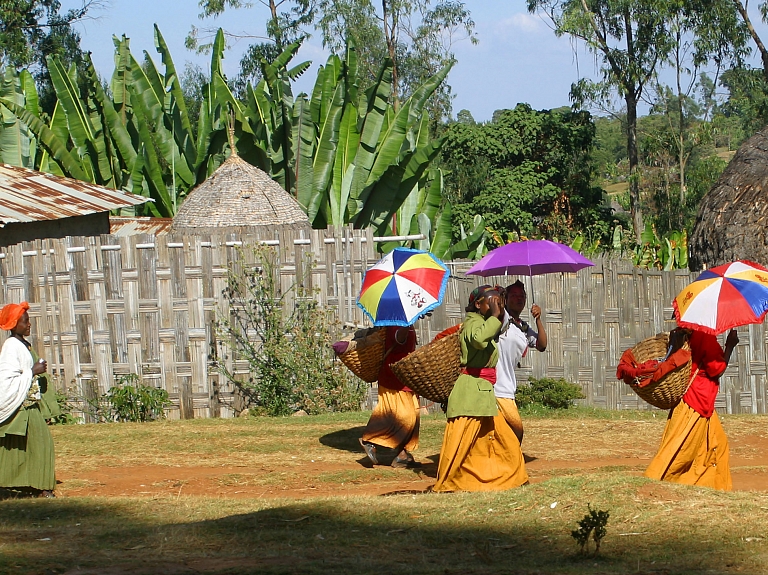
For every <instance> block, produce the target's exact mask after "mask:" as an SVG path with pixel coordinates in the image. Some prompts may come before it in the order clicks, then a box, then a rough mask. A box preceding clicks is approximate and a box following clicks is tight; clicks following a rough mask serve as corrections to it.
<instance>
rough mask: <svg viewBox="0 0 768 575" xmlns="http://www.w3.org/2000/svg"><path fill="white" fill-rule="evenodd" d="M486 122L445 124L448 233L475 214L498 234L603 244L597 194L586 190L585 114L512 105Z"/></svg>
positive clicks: (603, 217) (588, 139) (602, 210)
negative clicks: (450, 226) (580, 239)
mask: <svg viewBox="0 0 768 575" xmlns="http://www.w3.org/2000/svg"><path fill="white" fill-rule="evenodd" d="M494 117H495V118H496V120H495V121H493V122H489V123H485V124H475V125H473V124H469V123H460V122H456V123H453V124H451V125H449V126H448V128H447V129H446V132H445V137H446V141H445V144H444V146H443V161H444V165H445V168H446V170H447V171H448V174H447V176H446V191H447V194H448V197H449V199H450V201H452V202H455V204H454V205H455V209H454V232H455V233H457V234H458V230H459V229H460V227H461V226H464V228H465V229H466V228H467V227H469V225H470V222H471V218H472V217H473V216H474V215H475V214H480V215H482V216H483V217H484V218H485V221H486V224H487V225H488V226H489V227H490V228H492V229H493V230H494V231H497V232H499V233H500V234H502V235H504V234H517V235H518V236H526V237H547V238H558V239H560V240H563V241H569V240H571V239H572V238H574V237H575V236H576V235H578V234H580V233H581V234H584V235H585V236H587V237H588V238H589V239H590V240H591V241H592V242H594V241H595V240H597V239H604V240H607V237H608V233H609V230H610V228H611V227H612V217H611V215H610V210H609V209H608V208H606V207H605V206H604V201H603V191H602V190H601V189H600V188H597V187H595V186H593V185H592V183H591V182H592V162H591V161H590V152H591V150H592V144H593V139H594V136H595V125H594V123H593V121H592V117H591V115H590V114H589V113H588V112H585V111H579V112H572V111H570V110H568V109H566V110H541V111H536V110H533V109H532V108H531V107H530V106H529V105H527V104H518V106H517V107H516V108H515V109H514V110H503V111H500V112H499V113H497V114H494Z"/></svg>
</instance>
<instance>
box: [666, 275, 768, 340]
mask: <svg viewBox="0 0 768 575" xmlns="http://www.w3.org/2000/svg"><path fill="white" fill-rule="evenodd" d="M672 306H673V307H674V308H675V319H677V324H678V325H679V326H681V327H689V328H692V329H697V330H700V331H704V332H707V333H711V334H714V335H717V334H719V333H723V332H724V331H727V330H729V329H731V328H733V327H738V326H740V325H747V324H749V323H761V322H762V321H763V318H764V317H765V314H766V312H768V269H766V268H764V267H763V266H761V265H758V264H756V263H753V262H749V261H737V262H733V263H729V264H725V265H722V266H717V267H714V268H712V269H709V270H706V271H704V272H702V273H701V275H699V277H697V278H696V280H695V281H694V282H693V283H691V284H690V285H689V286H688V287H686V288H685V289H684V290H683V291H681V292H680V293H679V294H678V295H677V297H676V298H675V300H674V301H673V302H672Z"/></svg>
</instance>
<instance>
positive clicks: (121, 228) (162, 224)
mask: <svg viewBox="0 0 768 575" xmlns="http://www.w3.org/2000/svg"><path fill="white" fill-rule="evenodd" d="M172 222H173V218H147V217H136V218H128V217H122V216H120V217H116V216H110V217H109V233H110V234H112V235H113V236H135V235H138V234H153V235H156V236H157V235H162V234H166V233H168V229H169V228H170V227H171V223H172Z"/></svg>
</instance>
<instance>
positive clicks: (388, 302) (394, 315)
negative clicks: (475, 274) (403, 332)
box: [357, 248, 450, 326]
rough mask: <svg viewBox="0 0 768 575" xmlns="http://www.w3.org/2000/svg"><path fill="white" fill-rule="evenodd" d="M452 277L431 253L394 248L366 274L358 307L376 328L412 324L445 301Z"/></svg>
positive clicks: (358, 298) (358, 299)
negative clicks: (446, 290)
mask: <svg viewBox="0 0 768 575" xmlns="http://www.w3.org/2000/svg"><path fill="white" fill-rule="evenodd" d="M449 275H450V273H449V272H448V268H446V267H445V265H444V264H443V262H441V261H440V260H438V259H437V258H436V257H435V256H434V255H432V254H431V253H429V252H424V251H421V250H412V249H409V248H395V249H394V250H392V251H391V252H390V253H388V254H387V255H386V256H384V257H383V258H381V260H380V261H379V262H378V263H377V264H376V265H374V266H373V267H372V268H371V269H369V270H368V271H367V272H365V277H363V286H362V288H361V289H360V295H359V296H358V297H357V305H358V306H360V308H362V310H363V311H364V312H365V313H366V315H367V316H368V317H370V318H371V321H372V322H373V325H377V326H379V325H401V326H406V325H411V324H412V323H414V322H415V321H416V320H417V319H419V316H421V315H422V314H425V313H427V312H428V311H431V310H433V309H434V308H436V307H437V306H439V305H440V304H441V303H442V302H443V296H444V295H445V287H446V285H448V276H449Z"/></svg>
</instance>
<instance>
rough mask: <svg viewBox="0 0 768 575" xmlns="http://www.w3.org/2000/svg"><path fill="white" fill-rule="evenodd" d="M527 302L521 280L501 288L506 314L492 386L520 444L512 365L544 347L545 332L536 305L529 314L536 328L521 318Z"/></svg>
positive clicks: (515, 388) (518, 415)
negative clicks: (533, 350) (527, 354)
mask: <svg viewBox="0 0 768 575" xmlns="http://www.w3.org/2000/svg"><path fill="white" fill-rule="evenodd" d="M526 301H527V296H526V293H525V286H524V285H523V282H521V281H520V280H517V281H516V282H515V283H513V284H512V285H510V286H507V288H506V289H505V290H504V308H505V311H506V313H505V314H504V320H503V322H502V328H501V335H500V336H499V362H498V364H497V366H496V385H494V386H493V391H494V392H495V394H496V401H497V402H498V406H499V411H500V412H501V414H502V415H503V416H504V420H505V421H506V422H507V424H508V425H509V426H510V427H511V428H512V431H514V432H515V435H516V436H517V439H518V440H519V441H520V443H521V444H522V443H523V420H522V419H521V418H520V412H519V411H518V409H517V402H516V401H515V394H516V393H517V377H516V375H515V368H516V367H517V365H518V363H519V362H520V360H521V359H522V358H523V357H525V354H526V353H527V352H528V349H529V348H533V349H537V350H538V351H544V350H546V349H547V332H546V330H545V329H544V322H543V321H542V319H541V308H540V307H539V306H538V305H536V304H533V306H531V317H533V320H534V321H535V322H536V329H535V330H534V329H533V328H532V327H531V326H529V325H528V323H527V322H526V321H525V320H523V319H521V318H520V313H522V311H523V310H524V309H525V304H526Z"/></svg>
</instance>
